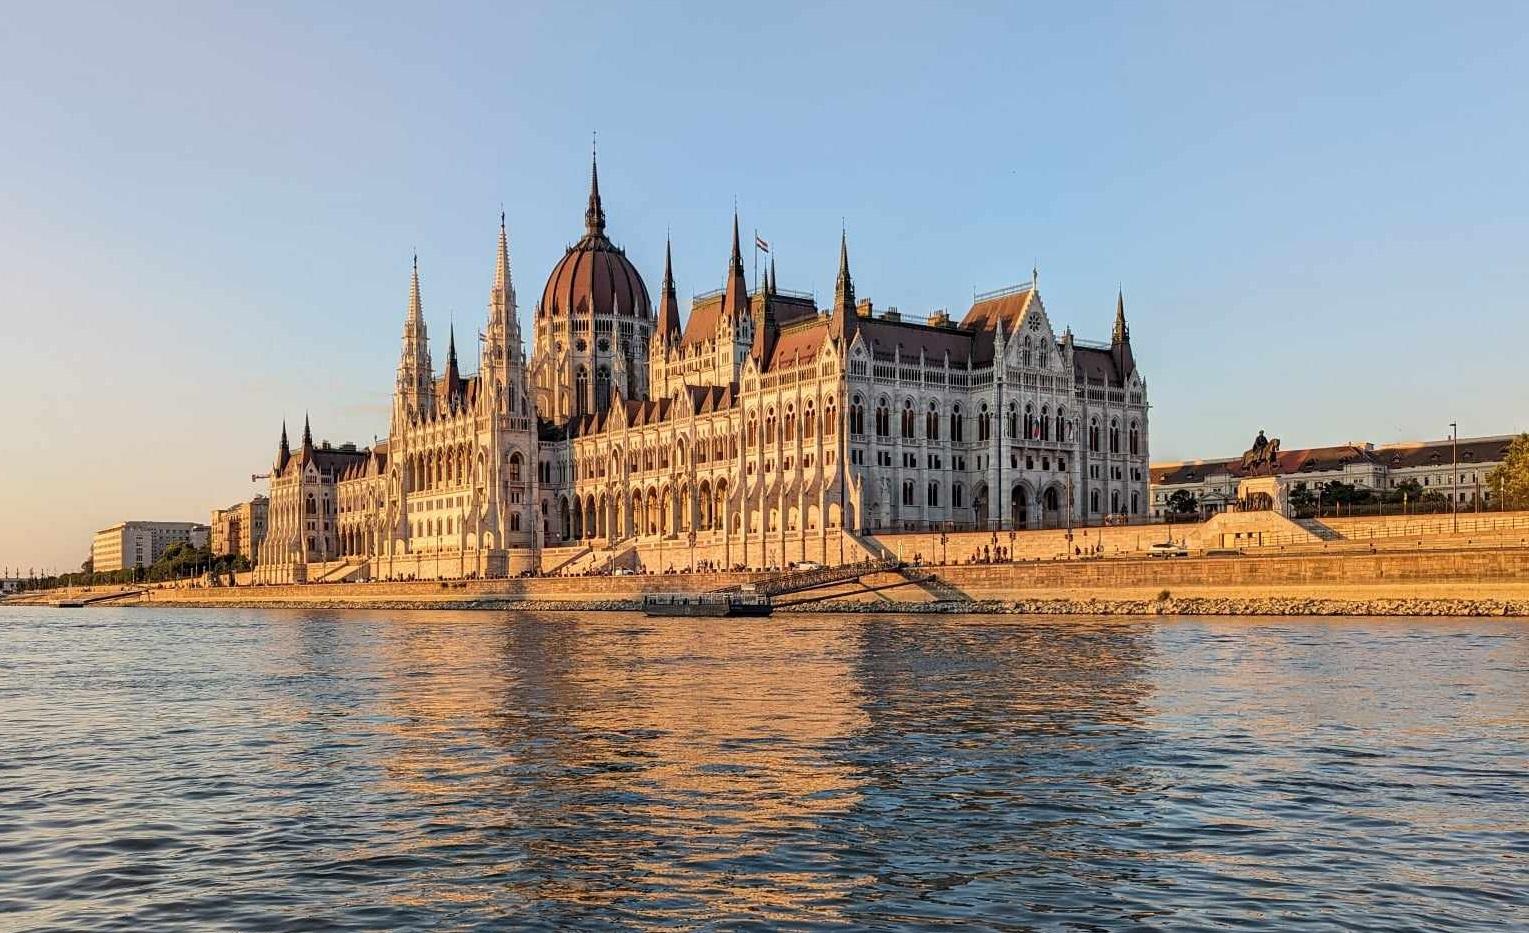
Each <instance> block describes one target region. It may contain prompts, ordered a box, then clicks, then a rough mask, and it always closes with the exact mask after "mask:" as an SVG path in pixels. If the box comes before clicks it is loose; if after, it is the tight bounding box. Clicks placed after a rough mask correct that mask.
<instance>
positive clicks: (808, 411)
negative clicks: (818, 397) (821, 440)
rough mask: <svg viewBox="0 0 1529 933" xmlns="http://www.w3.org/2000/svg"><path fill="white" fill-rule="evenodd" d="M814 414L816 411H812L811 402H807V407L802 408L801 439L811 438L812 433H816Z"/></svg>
mask: <svg viewBox="0 0 1529 933" xmlns="http://www.w3.org/2000/svg"><path fill="white" fill-rule="evenodd" d="M816 414H817V413H816V412H815V411H813V407H812V403H811V402H808V403H807V407H805V408H803V409H802V437H803V439H807V438H811V437H812V436H813V435H815V434H817V423H816V422H817V419H816V418H815V417H814V415H816Z"/></svg>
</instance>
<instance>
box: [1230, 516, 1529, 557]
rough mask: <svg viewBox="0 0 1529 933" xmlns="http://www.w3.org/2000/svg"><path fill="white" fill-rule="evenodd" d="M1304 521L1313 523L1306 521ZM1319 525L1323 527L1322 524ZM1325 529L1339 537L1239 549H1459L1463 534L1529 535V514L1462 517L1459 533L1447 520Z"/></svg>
mask: <svg viewBox="0 0 1529 933" xmlns="http://www.w3.org/2000/svg"><path fill="white" fill-rule="evenodd" d="M1303 521H1314V520H1313V519H1303ZM1317 523H1318V524H1321V523H1320V521H1318V522H1317ZM1323 527H1324V528H1327V529H1328V530H1329V531H1332V532H1334V533H1336V534H1337V535H1338V537H1337V538H1332V539H1329V540H1312V539H1313V538H1314V537H1316V532H1314V531H1310V530H1309V529H1308V531H1309V533H1308V534H1305V535H1301V534H1295V533H1293V532H1288V533H1281V534H1272V535H1271V534H1266V535H1260V536H1259V537H1257V538H1254V539H1250V540H1248V541H1245V542H1240V543H1238V545H1237V546H1239V547H1245V548H1271V547H1275V548H1289V547H1309V548H1314V549H1318V550H1321V549H1332V548H1334V547H1337V548H1342V547H1345V546H1348V547H1366V546H1368V545H1370V544H1373V543H1376V542H1384V541H1395V540H1398V539H1408V538H1419V539H1423V538H1429V537H1432V538H1435V539H1436V540H1434V541H1433V542H1431V543H1429V544H1428V545H1427V546H1429V547H1437V548H1448V547H1458V546H1460V541H1459V536H1463V535H1478V534H1482V533H1484V532H1501V531H1525V532H1529V515H1516V516H1513V517H1511V518H1509V517H1500V518H1481V519H1465V518H1462V519H1460V522H1459V529H1458V532H1457V531H1456V526H1455V523H1454V522H1453V521H1451V520H1450V519H1449V518H1448V517H1444V518H1440V519H1438V520H1435V521H1426V522H1421V521H1420V522H1408V523H1404V524H1403V525H1402V526H1401V527H1399V528H1389V527H1387V528H1360V529H1352V531H1351V532H1350V531H1345V530H1344V529H1343V528H1341V527H1339V528H1334V527H1332V526H1330V525H1323ZM1443 536H1449V537H1443ZM1422 543H1423V542H1422V541H1419V544H1422Z"/></svg>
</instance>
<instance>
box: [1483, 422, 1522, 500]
mask: <svg viewBox="0 0 1529 933" xmlns="http://www.w3.org/2000/svg"><path fill="white" fill-rule="evenodd" d="M1487 494H1488V495H1492V496H1497V497H1499V499H1500V501H1501V505H1502V507H1503V508H1505V509H1521V508H1524V507H1525V506H1526V505H1529V434H1520V435H1519V436H1518V437H1515V438H1514V439H1513V440H1512V442H1510V443H1509V444H1508V455H1507V456H1506V457H1504V458H1503V461H1502V463H1499V464H1498V465H1497V466H1495V467H1493V468H1492V472H1490V473H1488V474H1487Z"/></svg>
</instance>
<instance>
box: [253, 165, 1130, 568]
mask: <svg viewBox="0 0 1529 933" xmlns="http://www.w3.org/2000/svg"><path fill="white" fill-rule="evenodd" d="M838 266H839V269H838V277H837V280H836V283H835V286H834V295H833V302H832V304H831V305H829V306H828V307H827V308H820V307H818V305H817V302H816V301H815V300H814V297H813V296H812V295H810V294H806V293H802V292H795V291H790V290H787V289H784V288H781V287H779V286H778V285H777V283H776V278H775V269H774V264H773V262H772V263H771V264H770V268H769V269H768V270H767V271H766V272H765V273H764V274H763V275H762V276H760V277H759V281H758V283H757V285H756V287H754V288H752V289H751V288H750V287H749V285H748V281H747V278H746V277H745V274H744V266H743V259H742V254H741V251H740V247H739V239H738V220H737V217H736V215H735V216H734V218H733V230H732V248H731V253H730V255H729V256H728V258H727V263H726V267H725V271H724V274H723V277H722V285H721V287H720V288H718V289H716V290H715V291H711V292H708V293H706V294H702V295H699V296H696V297H695V298H693V299H692V300H691V302H690V308H689V313H688V315H685V316H683V317H682V315H681V310H680V302H679V299H678V297H677V295H676V290H675V284H674V270H673V268H672V262H671V261H670V258H669V255H668V253H667V250H666V256H665V262H664V271H663V278H662V280H661V282H660V284H659V287H658V301H657V305H656V306H655V305H654V303H653V301H652V299H651V297H650V292H649V290H648V286H647V284H646V282H645V281H644V279H643V276H642V275H641V274H640V273H639V272H638V271H637V268H636V266H635V265H633V263H632V261H631V260H630V259H628V258H627V256H626V253H625V252H624V251H623V250H622V249H621V248H620V247H619V246H617V245H615V244H614V243H613V242H612V241H611V240H610V239H609V237H608V236H607V233H606V216H605V209H604V205H603V203H602V201H601V197H600V185H599V176H598V172H597V170H596V169H595V167H594V166H593V165H592V166H591V174H590V190H589V198H588V205H587V207H586V209H585V211H584V235H583V237H582V238H580V239H579V240H578V242H577V243H575V244H574V245H572V246H570V247H569V248H568V250H567V252H566V254H565V255H564V256H563V258H562V260H561V261H560V262H558V263H557V265H556V266H555V267H554V268H553V269H552V272H551V274H550V275H548V276H547V281H546V285H545V287H543V289H542V291H541V295H540V297H539V298H538V299H537V301H536V305H535V308H534V311H533V313H532V315H531V327H532V330H533V333H532V335H531V337H532V351H531V355H530V357H529V359H528V358H527V356H526V351H525V340H524V337H523V334H522V330H521V324H520V320H519V318H518V316H517V311H516V308H517V305H516V295H515V284H514V280H513V278H512V276H511V271H510V255H509V242H508V237H507V235H506V231H505V227H504V220H503V217H501V218H500V229H499V244H498V255H497V258H496V260H495V263H494V271H493V286H492V288H491V289H490V290H489V300H488V312H487V320H486V322H485V323H484V325H483V327H482V330H481V333H480V334H479V335H478V337H479V340H478V341H477V342H478V343H479V356H478V363H477V371H476V372H475V373H471V374H467V373H464V372H463V369H462V365H463V364H462V361H461V360H459V358H458V354H457V348H456V340H455V334H452V335H451V336H450V337H449V338H448V341H447V348H446V359H445V365H444V367H443V368H442V369H441V370H440V371H437V369H436V367H435V365H434V357H433V356H432V353H431V345H430V341H429V338H428V336H427V333H426V328H425V319H424V310H423V301H422V298H421V293H420V281H419V268H418V262H417V260H416V263H415V268H414V271H413V275H412V279H411V282H410V285H409V298H408V308H407V311H406V313H405V317H404V323H403V340H402V351H401V354H400V358H399V361H398V371H397V378H396V381H395V383H394V390H393V402H392V414H391V417H390V422H389V425H388V436H387V438H386V439H385V440H383V441H381V442H379V443H377V444H375V445H374V446H372V447H371V448H358V447H356V446H355V445H353V444H344V445H339V446H334V445H331V444H329V443H327V442H326V443H322V444H315V442H314V440H313V436H312V432H311V430H310V428H309V426H308V425H307V424H305V425H304V429H303V434H302V437H301V439H300V442H299V443H298V444H296V445H293V444H291V443H290V442H289V439H288V436H287V432H286V429H285V427H283V429H282V435H281V441H280V445H279V450H278V453H277V457H276V462H275V464H274V468H273V470H272V473H271V477H270V487H271V488H270V504H269V517H268V525H267V533H266V540H265V543H264V545H263V546H262V548H261V553H260V559H259V564H258V566H257V569H256V579H257V580H259V581H262V582H267V583H277V582H304V581H315V580H338V579H440V578H471V577H479V578H482V577H506V576H518V575H522V574H527V573H556V572H562V573H570V572H587V571H598V570H613V569H615V568H618V567H627V568H630V569H634V570H636V569H646V570H649V571H664V570H668V569H671V568H673V569H690V568H693V567H696V566H704V567H710V568H717V569H730V568H736V567H746V568H768V567H783V566H786V565H788V564H790V563H793V562H798V561H817V562H823V563H842V562H844V561H847V560H855V559H858V558H859V557H861V556H863V555H865V554H868V553H875V545H874V543H871V542H870V536H874V535H877V534H878V533H879V534H891V533H895V532H908V531H920V532H925V531H932V532H938V531H942V530H951V531H955V530H971V529H992V530H994V531H1000V530H1001V531H1004V532H1008V531H1011V530H1019V529H1026V528H1057V527H1062V526H1064V525H1068V524H1070V523H1078V524H1083V523H1087V524H1092V525H1098V524H1101V523H1104V522H1109V521H1126V520H1130V519H1131V518H1132V517H1134V516H1141V515H1144V514H1145V513H1146V511H1147V508H1148V501H1147V484H1148V467H1147V465H1148V454H1147V451H1148V441H1147V437H1148V435H1147V393H1146V382H1145V380H1144V379H1143V378H1142V374H1141V372H1140V371H1139V370H1138V369H1137V365H1136V359H1135V357H1134V355H1133V354H1132V352H1131V335H1130V330H1129V328H1128V327H1127V325H1126V319H1125V305H1124V300H1123V298H1121V297H1120V296H1119V295H1117V296H1116V302H1115V309H1114V311H1115V315H1114V327H1113V331H1112V333H1111V336H1110V340H1109V342H1108V343H1102V342H1099V343H1092V342H1087V341H1084V340H1080V339H1077V338H1075V337H1074V336H1073V334H1072V331H1071V329H1070V328H1068V329H1065V330H1063V331H1062V332H1061V333H1060V334H1058V333H1057V331H1056V329H1055V328H1054V326H1053V324H1052V321H1051V318H1050V315H1049V314H1048V313H1047V310H1046V306H1045V303H1044V302H1043V301H1042V299H1041V296H1040V294H1039V291H1038V289H1037V286H1036V280H1035V276H1034V275H1033V274H1032V276H1031V279H1030V281H1029V282H1026V283H1024V284H1021V285H1016V286H1013V287H1010V288H1004V289H1000V290H998V291H994V292H989V293H986V294H980V295H977V296H975V298H974V300H973V303H972V306H971V308H970V309H969V310H968V311H967V312H966V314H965V315H964V316H963V317H962V318H961V319H960V321H954V320H952V319H951V317H950V316H949V315H948V314H946V313H944V312H936V313H933V314H930V315H928V316H927V318H925V319H922V320H914V319H912V317H911V316H907V317H905V316H903V315H901V314H899V313H898V312H897V311H896V310H894V309H887V310H885V311H882V312H880V313H878V312H877V311H876V310H875V309H874V307H873V305H872V303H871V301H870V300H868V299H864V298H859V297H857V295H856V290H855V282H854V279H853V278H852V276H851V274H850V260H849V250H848V245H847V243H846V242H845V240H844V238H843V237H842V236H841V239H840V247H839V257H838ZM1101 317H1102V315H1101Z"/></svg>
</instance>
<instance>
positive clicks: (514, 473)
mask: <svg viewBox="0 0 1529 933" xmlns="http://www.w3.org/2000/svg"><path fill="white" fill-rule="evenodd" d="M510 482H512V483H518V482H520V452H519V451H516V452H515V453H512V454H510Z"/></svg>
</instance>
